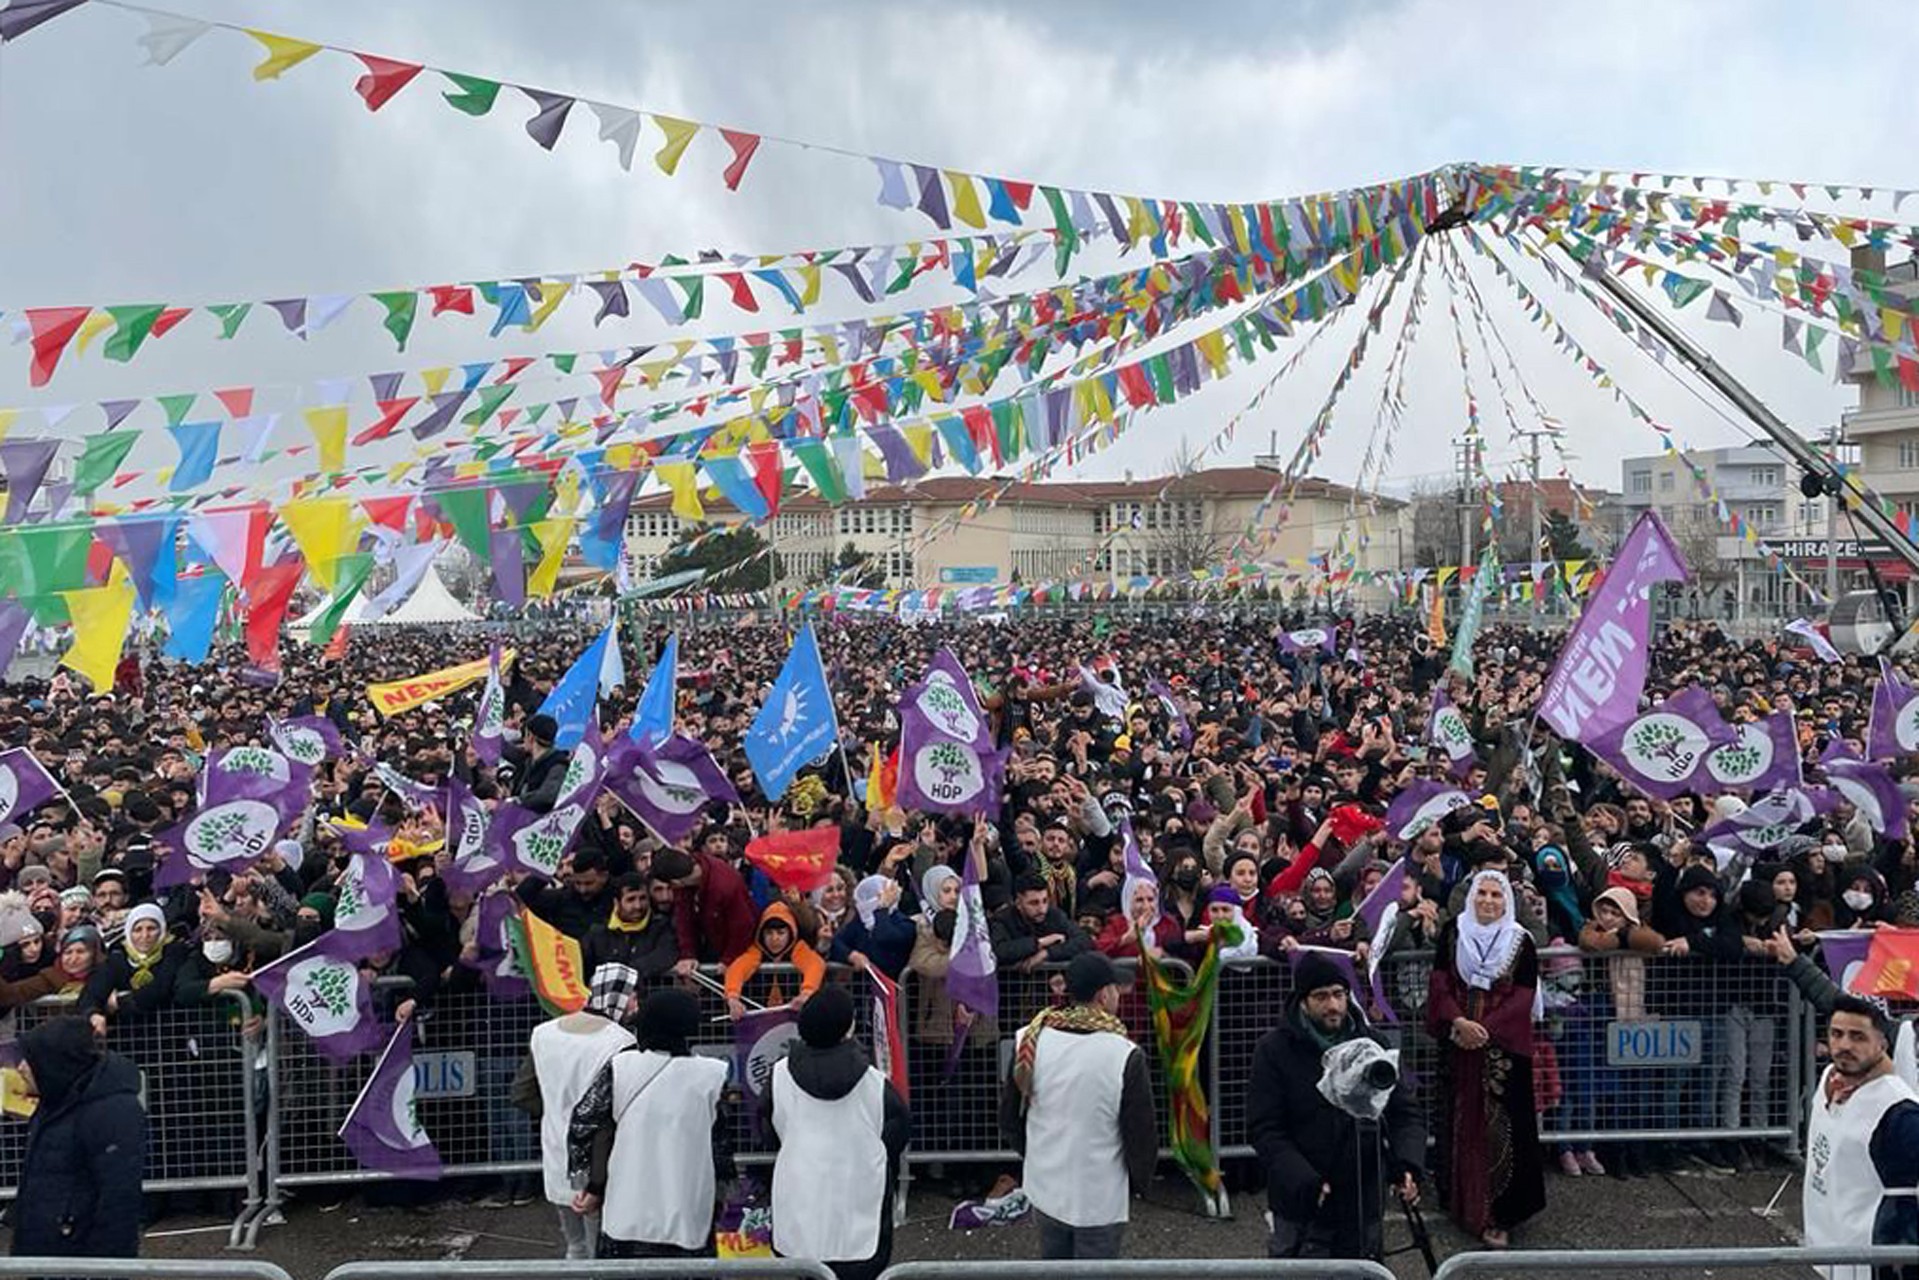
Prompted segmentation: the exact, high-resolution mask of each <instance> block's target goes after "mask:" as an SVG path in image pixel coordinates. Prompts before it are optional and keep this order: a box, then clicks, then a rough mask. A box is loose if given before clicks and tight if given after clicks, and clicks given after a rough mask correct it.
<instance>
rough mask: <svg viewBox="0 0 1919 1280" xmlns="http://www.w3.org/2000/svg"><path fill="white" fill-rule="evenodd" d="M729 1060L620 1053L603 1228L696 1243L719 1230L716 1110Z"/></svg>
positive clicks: (688, 1245)
mask: <svg viewBox="0 0 1919 1280" xmlns="http://www.w3.org/2000/svg"><path fill="white" fill-rule="evenodd" d="M725 1088H726V1063H724V1062H721V1061H718V1060H716V1059H713V1058H697V1057H696V1058H674V1057H670V1056H668V1055H667V1054H664V1053H654V1052H652V1051H650V1050H649V1051H647V1052H643V1053H621V1054H616V1055H615V1056H614V1058H613V1120H614V1122H615V1124H616V1125H617V1126H618V1127H617V1128H616V1129H615V1130H614V1133H613V1155H612V1158H611V1159H610V1160H608V1161H607V1169H606V1203H605V1205H604V1207H603V1208H602V1209H601V1210H600V1213H601V1220H600V1229H601V1230H603V1231H605V1232H606V1234H607V1235H609V1236H611V1237H613V1239H615V1240H637V1241H641V1242H644V1243H646V1244H670V1245H674V1246H676V1247H677V1248H681V1249H697V1248H699V1247H700V1246H702V1245H704V1244H705V1243H706V1238H707V1236H709V1235H711V1234H712V1231H713V1189H714V1181H715V1179H714V1174H713V1116H714V1113H715V1112H716V1111H718V1109H719V1105H720V1091H721V1090H723V1089H725Z"/></svg>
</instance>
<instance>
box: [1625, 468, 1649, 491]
mask: <svg viewBox="0 0 1919 1280" xmlns="http://www.w3.org/2000/svg"><path fill="white" fill-rule="evenodd" d="M1626 487H1627V488H1628V489H1630V490H1632V491H1633V492H1634V493H1651V492H1652V472H1650V471H1635V472H1633V473H1632V474H1631V475H1630V476H1628V477H1627V482H1626Z"/></svg>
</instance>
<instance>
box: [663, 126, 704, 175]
mask: <svg viewBox="0 0 1919 1280" xmlns="http://www.w3.org/2000/svg"><path fill="white" fill-rule="evenodd" d="M653 123H654V124H657V125H658V126H660V131H661V132H662V133H664V134H666V144H665V145H664V146H662V147H661V148H660V149H659V150H658V151H656V152H654V153H653V163H654V164H657V165H658V166H660V171H661V172H662V173H664V174H666V175H667V176H668V177H672V176H673V172H674V170H676V169H678V168H679V167H680V157H681V156H682V155H685V154H686V146H687V144H688V143H689V142H691V141H693V135H694V134H696V133H698V132H699V131H700V126H699V125H698V123H696V122H695V121H692V120H676V119H674V118H673V117H672V116H661V115H656V116H654V117H653Z"/></svg>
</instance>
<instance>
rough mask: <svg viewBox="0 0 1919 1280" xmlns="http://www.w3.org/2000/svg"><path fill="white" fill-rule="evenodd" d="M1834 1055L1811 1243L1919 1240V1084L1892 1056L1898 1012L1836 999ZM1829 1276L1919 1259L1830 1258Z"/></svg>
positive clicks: (1819, 1138)
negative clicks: (1879, 1262)
mask: <svg viewBox="0 0 1919 1280" xmlns="http://www.w3.org/2000/svg"><path fill="white" fill-rule="evenodd" d="M1826 1044H1827V1047H1828V1048H1829V1049H1830V1050H1831V1053H1832V1065H1831V1066H1829V1067H1827V1068H1826V1070H1825V1073H1824V1074H1823V1075H1821V1076H1820V1077H1819V1087H1818V1088H1817V1089H1815V1090H1814V1091H1813V1098H1812V1116H1811V1119H1810V1122H1809V1123H1808V1125H1807V1128H1806V1178H1805V1191H1804V1216H1805V1223H1806V1243H1807V1244H1808V1245H1810V1246H1813V1247H1815V1248H1817V1247H1820V1246H1825V1247H1829V1248H1830V1247H1836V1246H1845V1245H1899V1244H1909V1245H1919V1198H1916V1197H1919V1094H1915V1093H1914V1091H1913V1088H1912V1086H1911V1085H1909V1084H1907V1083H1906V1082H1905V1081H1904V1080H1901V1079H1900V1078H1899V1076H1898V1074H1897V1073H1896V1072H1895V1071H1894V1070H1893V1065H1892V1055H1891V1047H1892V1020H1891V1018H1890V1016H1889V1015H1888V1014H1887V1013H1886V1010H1885V1008H1884V1006H1882V1005H1880V1004H1877V1003H1876V1002H1874V1001H1871V1000H1867V999H1865V998H1863V997H1861V996H1854V995H1844V996H1840V997H1839V998H1838V999H1836V1000H1835V1001H1833V1006H1832V1019H1831V1021H1830V1022H1829V1023H1828V1024H1827V1029H1826ZM1820 1270H1821V1272H1822V1273H1823V1274H1825V1275H1826V1276H1827V1277H1828V1280H1871V1278H1872V1277H1875V1276H1877V1277H1880V1278H1881V1280H1888V1278H1890V1277H1894V1276H1897V1277H1899V1280H1911V1278H1912V1277H1914V1276H1919V1266H1912V1267H1897V1268H1894V1267H1880V1268H1877V1269H1875V1268H1872V1267H1868V1266H1836V1267H1822V1268H1820Z"/></svg>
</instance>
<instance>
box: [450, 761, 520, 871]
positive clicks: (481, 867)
mask: <svg viewBox="0 0 1919 1280" xmlns="http://www.w3.org/2000/svg"><path fill="white" fill-rule="evenodd" d="M492 817H493V815H492V814H491V813H489V812H488V811H487V807H486V806H485V805H484V804H482V803H481V802H480V800H479V798H478V797H476V796H475V795H474V794H473V789H472V788H471V787H469V786H467V785H466V783H464V782H461V781H460V780H459V779H458V778H448V779H447V782H446V852H447V859H448V861H447V865H446V867H445V868H444V869H443V870H442V871H441V872H440V876H441V878H442V879H444V880H445V881H446V887H447V888H448V889H449V890H451V891H452V892H454V893H462V894H474V893H478V892H479V891H480V890H482V889H484V888H486V887H487V886H488V885H490V884H492V883H493V882H494V881H495V880H498V879H499V878H500V877H501V876H503V875H505V874H506V873H507V872H508V871H509V870H511V868H509V867H508V866H507V864H506V863H505V862H504V861H502V860H501V858H500V856H499V851H498V850H496V849H495V848H494V847H493V842H492V841H491V840H489V839H488V838H487V833H488V829H489V827H490V826H491V823H492Z"/></svg>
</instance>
